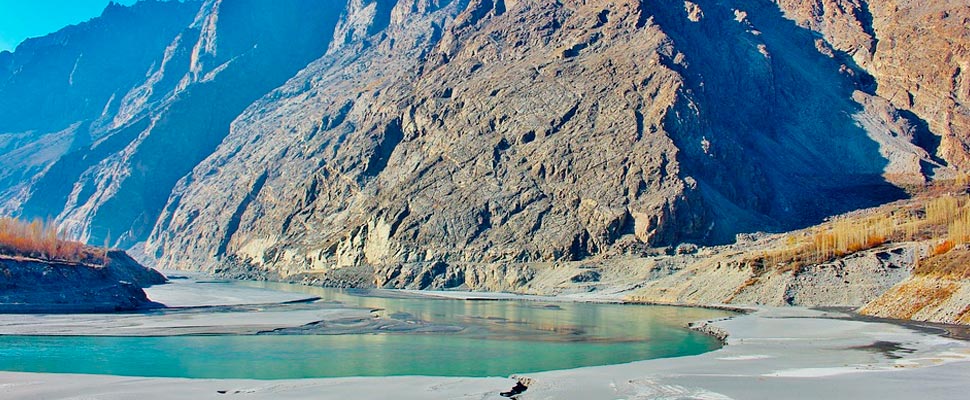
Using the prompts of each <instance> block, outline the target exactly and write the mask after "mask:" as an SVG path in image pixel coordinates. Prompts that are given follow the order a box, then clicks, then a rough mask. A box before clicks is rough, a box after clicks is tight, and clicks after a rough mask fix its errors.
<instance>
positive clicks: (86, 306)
mask: <svg viewBox="0 0 970 400" xmlns="http://www.w3.org/2000/svg"><path fill="white" fill-rule="evenodd" d="M164 282H165V277H164V276H162V275H161V274H159V273H158V272H156V271H154V270H152V269H148V268H145V267H143V266H141V265H140V264H138V263H137V262H135V260H133V259H132V258H131V257H129V256H128V255H127V254H126V253H125V252H123V251H111V252H109V253H108V260H107V262H106V264H105V265H103V266H95V265H87V264H74V263H63V262H50V261H40V260H34V259H24V258H15V257H7V256H0V312H2V313H38V312H42V313H59V312H72V313H75V312H113V311H126V310H135V309H143V308H150V307H154V306H156V305H155V304H154V303H152V302H151V301H149V300H148V297H146V296H145V292H144V291H143V290H142V288H145V287H148V286H151V285H154V284H160V283H164Z"/></svg>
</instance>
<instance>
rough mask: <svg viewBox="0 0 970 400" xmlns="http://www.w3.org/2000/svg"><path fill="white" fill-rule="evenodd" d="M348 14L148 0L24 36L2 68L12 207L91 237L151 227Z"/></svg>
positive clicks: (104, 238)
mask: <svg viewBox="0 0 970 400" xmlns="http://www.w3.org/2000/svg"><path fill="white" fill-rule="evenodd" d="M338 15H339V9H334V8H332V7H329V6H319V4H318V3H317V2H314V1H309V0H302V1H301V0H287V1H280V2H272V3H270V2H266V1H259V0H231V1H222V0H207V1H204V2H198V1H187V2H157V1H144V2H139V3H137V4H136V5H135V6H133V7H131V8H127V7H123V6H118V5H111V6H109V7H108V8H107V9H105V11H104V13H103V15H102V16H101V17H99V18H96V19H94V20H92V21H89V22H87V23H83V24H80V25H77V26H73V27H69V28H66V29H64V30H62V31H60V32H57V33H55V34H53V35H51V36H47V37H44V38H40V39H34V40H28V41H26V42H24V43H23V44H22V45H20V46H19V47H18V48H17V51H16V52H14V53H13V54H12V55H7V56H6V57H4V58H5V60H4V61H3V64H4V67H2V68H0V71H4V72H3V73H4V75H0V93H2V95H0V98H3V99H5V100H4V101H5V102H6V103H9V104H6V103H4V104H3V106H2V107H0V109H2V110H3V113H2V114H0V132H11V133H6V134H3V135H2V136H3V138H4V141H3V143H5V144H4V145H3V149H4V156H3V157H2V158H3V160H4V163H5V164H6V165H4V169H3V170H4V175H5V176H2V177H0V179H6V181H7V182H10V184H8V185H5V190H4V191H3V192H2V194H0V196H2V197H0V198H2V199H3V200H4V201H5V204H6V206H5V209H6V210H7V212H8V213H13V214H18V215H19V216H23V217H35V216H39V217H42V218H43V217H46V216H56V217H57V219H58V220H59V221H60V222H61V225H62V226H67V227H69V228H70V229H71V231H72V232H73V233H74V235H75V236H77V237H78V238H80V239H82V240H85V241H87V242H90V243H97V244H101V243H104V242H110V243H113V244H116V245H118V246H122V247H128V246H131V245H133V244H135V243H137V242H139V241H143V240H144V239H145V238H146V237H147V235H148V233H149V231H150V230H151V228H152V226H153V224H154V222H155V219H156V217H157V216H158V214H159V212H160V211H161V209H162V207H163V206H164V205H165V202H166V199H167V198H168V195H169V192H170V191H171V188H172V187H173V186H174V185H175V182H176V181H178V179H180V178H181V177H182V176H184V175H185V174H186V173H187V172H189V171H190V170H191V169H192V168H193V167H195V165H196V164H197V163H199V162H200V161H201V160H203V159H204V158H205V157H206V156H208V155H209V154H210V153H211V152H212V150H213V149H214V148H215V147H216V146H217V145H218V144H219V143H220V142H221V141H222V139H223V137H224V136H225V135H226V134H227V133H228V131H229V123H230V122H231V121H232V120H233V119H234V118H236V116H237V115H238V114H239V113H240V112H242V110H243V109H244V108H245V107H246V106H248V105H249V104H250V103H251V102H253V101H254V100H256V99H257V98H259V97H260V96H262V95H264V94H265V93H266V92H267V91H269V90H270V89H272V88H274V87H276V86H278V85H280V84H282V83H283V82H284V81H285V80H286V79H287V78H289V77H290V76H292V75H293V74H294V73H296V71H298V70H299V69H300V68H302V67H303V66H305V65H306V63H308V62H309V61H311V60H313V59H315V58H317V57H319V56H320V55H322V54H323V53H324V51H325V50H326V48H327V43H328V42H329V37H330V35H331V34H332V33H333V31H334V25H335V23H336V21H337V17H338ZM143 20H144V21H143ZM117 37H123V39H122V40H116V38H117ZM47 86H50V88H49V89H48V90H38V88H46V87H47ZM24 92H28V94H27V95H23V94H22V93H24ZM31 93H32V94H31ZM52 99H53V100H52ZM51 116H53V117H51ZM23 161H27V162H26V163H24V162H23Z"/></svg>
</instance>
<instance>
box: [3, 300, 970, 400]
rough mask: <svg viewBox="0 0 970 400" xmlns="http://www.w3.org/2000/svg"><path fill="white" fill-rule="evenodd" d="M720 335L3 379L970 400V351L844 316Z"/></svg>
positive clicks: (770, 320) (10, 389)
mask: <svg viewBox="0 0 970 400" xmlns="http://www.w3.org/2000/svg"><path fill="white" fill-rule="evenodd" d="M437 295H441V294H437ZM447 296H451V297H456V296H457V297H460V296H461V295H460V294H448V295H447ZM476 297H484V298H493V299H497V298H506V297H508V296H497V295H496V296H491V295H479V294H476ZM543 300H546V299H543ZM713 326H715V327H717V328H719V329H721V330H723V331H724V332H727V333H728V334H729V336H728V337H727V339H726V341H727V343H728V345H727V346H725V347H723V348H722V349H720V350H716V351H713V352H709V353H705V354H702V355H698V356H691V357H679V358H667V359H654V360H647V361H640V362H633V363H628V364H620V365H610V366H600V367H587V368H578V369H572V370H560V371H549V372H542V373H533V374H524V375H521V376H518V377H515V378H441V377H386V378H332V379H305V380H274V381H258V380H201V379H166V378H131V377H116V376H103V375H66V374H63V375H62V374H36V373H12V372H0V390H2V392H3V393H4V396H3V397H4V398H5V399H7V398H9V399H61V398H79V397H80V398H89V397H96V398H101V399H126V398H141V399H143V400H152V399H170V398H193V399H199V398H201V399H206V398H212V399H222V398H225V396H227V395H238V396H239V397H240V398H243V397H244V398H246V399H277V398H293V399H300V398H308V399H309V398H313V399H321V398H323V399H330V398H333V399H345V398H361V399H369V398H374V399H377V398H386V397H387V394H388V393H394V395H395V398H399V399H501V398H504V397H502V396H501V395H500V394H501V393H502V392H508V391H510V390H511V389H512V387H513V386H515V385H516V383H517V380H516V379H520V380H521V381H522V382H525V383H526V385H527V386H528V388H527V389H526V390H525V392H524V393H523V394H522V395H520V397H519V398H521V399H565V400H569V399H577V400H578V399H617V398H624V399H634V398H636V399H652V398H655V399H660V398H671V397H674V398H679V397H686V398H702V399H777V398H786V399H798V398H804V399H815V398H827V399H868V398H872V399H876V398H877V399H880V400H891V399H910V398H934V399H951V398H952V399H958V398H961V399H962V398H963V397H964V395H965V394H966V393H967V392H968V391H970V381H968V380H967V379H966V377H967V376H970V343H967V342H963V341H958V340H953V339H947V338H943V337H940V336H937V335H934V334H931V333H927V332H920V331H916V330H912V329H908V328H906V327H903V326H900V325H894V324H889V323H880V322H866V321H857V320H851V319H848V318H847V316H846V315H845V314H843V313H839V312H835V311H815V310H808V309H803V308H758V309H757V310H755V311H754V312H752V313H750V314H746V315H739V316H736V317H734V318H731V319H728V320H721V321H716V322H713Z"/></svg>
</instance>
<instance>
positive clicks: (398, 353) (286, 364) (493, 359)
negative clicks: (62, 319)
mask: <svg viewBox="0 0 970 400" xmlns="http://www.w3.org/2000/svg"><path fill="white" fill-rule="evenodd" d="M247 285H253V284H247ZM270 286H272V288H274V289H283V290H294V291H303V292H308V293H312V294H315V295H317V296H320V297H322V298H323V301H328V302H340V303H343V304H345V305H348V306H360V307H368V308H372V309H379V311H376V312H375V313H376V314H378V315H380V316H382V317H385V318H392V319H396V320H402V321H408V322H407V323H409V324H410V323H414V324H418V325H425V326H427V327H428V329H421V330H416V331H409V332H407V333H377V334H374V333H368V334H349V335H315V334H305V333H307V332H296V333H304V334H297V335H278V334H271V335H248V336H241V335H235V336H232V335H219V336H173V337H51V336H46V337H45V336H0V370H7V371H27V372H61V373H94V374H113V375H131V376H158V377H162V376H164V377H191V378H254V379H285V378H320V377H344V376H392V375H432V376H508V375H511V374H514V373H524V372H535V371H545V370H554V369H567V368H576V367H583V366H594V365H606V364H618V363H625V362H631V361H637V360H646V359H651V358H661V357H676V356H686V355H694V354H700V353H703V352H707V351H710V350H713V349H716V348H717V347H718V346H719V343H718V342H717V341H716V340H715V339H713V338H711V337H709V336H707V335H703V334H700V333H697V332H693V331H689V330H687V329H685V328H684V326H685V324H686V323H687V322H690V321H695V320H700V319H709V318H718V317H722V316H727V315H730V313H728V312H725V311H718V310H707V309H696V308H682V307H662V306H639V305H618V304H584V303H544V302H536V301H469V300H439V299H426V298H388V297H380V294H381V293H382V292H376V293H375V292H348V291H341V290H336V289H320V288H305V287H302V286H293V285H270ZM375 294H376V295H375ZM307 306H312V305H300V307H307ZM309 332H311V333H312V330H310V331H309Z"/></svg>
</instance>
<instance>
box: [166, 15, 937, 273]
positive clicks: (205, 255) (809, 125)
mask: <svg viewBox="0 0 970 400" xmlns="http://www.w3.org/2000/svg"><path fill="white" fill-rule="evenodd" d="M738 3H743V4H744V5H746V6H747V7H746V8H745V9H740V8H737V7H736V5H734V4H726V3H724V2H713V1H711V2H707V1H698V2H695V3H689V4H687V3H685V2H682V1H662V2H651V3H641V2H638V1H623V2H579V1H575V2H574V1H566V2H558V3H548V2H533V1H519V2H511V1H506V2H501V1H499V2H491V1H471V2H461V1H454V2H448V1H441V2H428V1H399V2H351V4H350V5H349V6H348V9H347V10H348V11H347V12H346V13H345V15H344V16H343V18H342V20H341V22H340V23H339V24H338V34H337V35H335V40H334V42H333V43H332V44H331V45H330V51H329V52H328V54H327V55H326V56H324V57H322V58H321V59H319V60H317V61H316V62H314V63H313V64H311V65H310V66H309V67H308V68H307V69H305V70H304V71H302V72H301V73H300V74H299V75H297V76H296V77H295V78H293V79H291V80H290V82H288V83H287V84H286V85H284V86H283V87H282V88H280V89H278V90H276V91H274V92H273V93H272V94H270V95H269V96H267V97H265V98H263V99H262V100H260V101H258V102H256V103H255V104H254V105H253V106H251V107H250V108H249V109H248V110H247V111H246V112H245V113H244V114H243V115H241V116H240V117H239V118H238V119H237V120H236V121H235V123H234V124H233V127H232V130H231V132H230V134H229V136H228V137H227V138H226V140H225V141H224V142H223V144H222V145H221V146H220V147H219V149H217V150H216V152H215V153H214V154H213V155H212V156H211V157H210V158H208V159H207V160H205V161H204V162H203V163H201V164H200V165H199V166H198V167H197V168H196V169H195V170H194V171H193V172H192V173H191V174H190V175H188V176H187V177H186V178H184V179H183V180H182V181H181V182H180V183H179V185H178V187H177V188H176V189H175V192H174V193H173V196H172V198H171V199H170V202H169V205H168V206H167V207H166V210H165V212H164V213H163V214H162V216H161V217H160V219H159V222H158V224H157V225H156V228H155V230H154V231H153V234H152V236H151V237H150V239H149V242H148V245H147V248H148V250H149V253H150V255H151V256H152V257H154V258H157V260H158V261H159V262H160V265H164V266H167V267H184V268H203V269H209V270H218V271H223V272H227V273H233V274H243V275H245V276H252V274H255V275H259V274H269V275H271V276H273V277H284V278H285V277H293V279H307V280H310V281H315V280H320V281H321V282H328V283H333V282H334V281H335V280H334V279H331V278H334V277H338V276H339V277H341V278H339V279H350V278H347V277H348V276H352V275H353V274H352V273H348V269H349V270H354V269H355V268H357V269H360V271H362V272H361V273H362V274H364V275H365V277H364V278H360V276H357V278H355V279H350V281H354V282H356V283H352V284H364V285H374V284H377V285H389V286H410V285H412V284H414V285H416V286H421V285H420V281H422V279H418V277H420V276H424V275H426V274H428V273H431V275H435V276H437V275H440V276H442V277H443V279H441V282H439V283H441V284H442V285H445V286H447V285H456V286H457V285H461V284H463V283H469V279H471V278H469V277H470V276H474V275H475V274H478V273H479V272H480V271H481V269H480V268H477V267H474V266H475V265H482V264H490V263H498V264H508V263H520V262H543V261H563V260H576V259H583V258H585V257H588V256H590V255H595V254H603V253H608V252H612V253H619V252H627V253H633V254H641V253H642V252H644V251H645V249H646V247H648V246H651V245H658V244H659V245H662V244H668V243H676V242H678V241H682V240H698V241H708V242H722V241H728V240H732V239H733V237H734V234H736V233H739V232H746V231H754V230H762V229H786V228H791V227H794V226H799V225H804V224H807V223H808V222H810V221H815V220H818V219H820V218H822V217H823V216H825V215H831V214H833V213H838V212H841V211H845V210H850V209H854V208H858V207H862V206H865V205H870V204H875V203H879V202H883V201H886V200H889V199H894V198H897V197H899V196H901V191H900V190H899V189H898V187H897V185H902V184H906V183H913V182H921V181H922V180H923V179H925V175H924V173H930V174H931V173H933V172H934V171H935V170H936V169H939V168H942V166H941V165H940V164H939V163H938V162H936V161H934V160H933V159H932V157H931V156H930V155H929V154H928V153H927V152H926V151H925V150H923V149H921V148H919V147H918V146H915V145H913V143H912V142H913V141H915V139H914V133H913V127H912V124H911V122H910V121H909V120H907V119H905V118H904V117H903V116H901V115H900V114H899V113H898V112H897V110H896V109H895V108H893V107H892V106H891V105H890V104H889V103H888V102H886V101H885V100H882V99H881V98H879V97H878V96H876V95H874V94H871V93H869V91H870V86H871V82H870V81H869V80H867V79H866V77H865V74H864V71H862V70H860V69H858V68H857V67H854V66H846V65H844V63H843V62H842V60H840V59H833V58H831V57H828V56H826V55H824V54H822V53H820V52H819V50H818V49H817V48H816V43H815V36H814V35H813V34H812V31H810V30H807V29H804V28H801V27H799V26H797V25H796V24H795V23H794V22H792V21H791V20H789V19H786V18H785V17H784V16H783V15H782V13H781V12H780V10H779V9H778V7H777V6H775V5H773V4H771V3H769V2H766V1H752V2H738ZM385 16H386V17H385ZM806 193H812V194H813V195H811V196H806ZM402 266H403V267H402ZM402 268H403V269H402ZM486 269H487V268H486ZM405 270H407V271H410V272H408V273H405V272H407V271H405ZM434 271H438V273H434ZM402 274H403V275H408V276H411V278H410V279H400V278H401V277H402V276H403V275H402ZM371 275H373V276H371ZM526 275H527V273H526ZM448 276H451V278H448ZM416 282H417V283H416ZM429 282H430V281H429ZM449 282H450V283H449ZM470 286H471V285H470Z"/></svg>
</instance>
